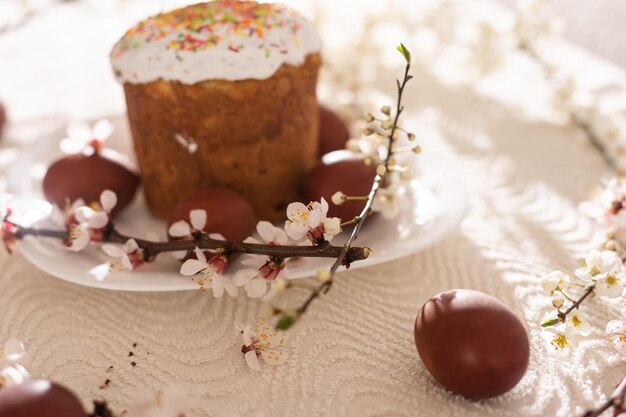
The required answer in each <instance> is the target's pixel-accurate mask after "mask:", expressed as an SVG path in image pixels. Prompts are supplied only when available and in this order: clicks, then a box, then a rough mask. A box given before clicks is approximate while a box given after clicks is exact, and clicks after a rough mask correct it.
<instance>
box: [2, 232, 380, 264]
mask: <svg viewBox="0 0 626 417" xmlns="http://www.w3.org/2000/svg"><path fill="white" fill-rule="evenodd" d="M10 223H11V224H12V225H13V226H15V227H16V228H17V231H16V233H15V236H16V238H18V239H22V238H24V237H25V236H38V237H50V238H56V239H61V240H64V241H67V240H68V239H69V233H68V232H67V231H65V230H48V229H39V228H33V227H22V226H20V225H18V224H15V223H12V222H10ZM129 239H134V240H135V241H136V242H137V244H138V245H139V247H140V248H141V249H142V250H143V252H144V258H145V259H147V260H151V259H153V258H154V257H156V256H157V255H159V254H161V253H163V252H176V251H185V250H187V251H189V250H194V249H195V248H199V249H213V250H217V249H221V250H223V251H224V252H225V253H231V254H232V253H247V254H257V255H267V256H279V257H282V258H293V257H303V258H304V257H306V258H336V257H338V256H339V255H340V254H341V253H342V252H343V250H344V249H345V248H344V247H343V246H332V245H330V244H327V245H321V246H295V245H294V246H277V245H264V244H256V243H243V242H228V241H223V240H216V239H211V238H210V237H209V236H207V235H205V234H202V235H201V236H200V237H199V238H198V239H194V240H178V241H171V242H153V241H149V240H144V239H138V238H134V237H131V236H126V235H124V234H122V233H120V232H119V231H117V230H116V229H115V228H114V227H113V225H112V224H109V226H107V228H106V230H105V233H103V238H102V241H101V242H102V243H117V244H124V243H126V241H128V240H129ZM368 255H369V249H368V248H359V247H354V248H351V250H350V251H349V254H348V256H349V259H350V260H352V261H359V260H363V259H365V258H367V257H368Z"/></svg>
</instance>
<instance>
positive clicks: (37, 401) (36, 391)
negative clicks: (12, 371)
mask: <svg viewBox="0 0 626 417" xmlns="http://www.w3.org/2000/svg"><path fill="white" fill-rule="evenodd" d="M35 416H37V417H85V416H86V413H85V410H84V409H83V406H82V405H81V403H80V401H79V400H78V398H76V396H75V395H74V394H72V393H71V392H70V391H69V390H68V389H67V388H64V387H62V386H61V385H58V384H55V383H54V382H50V381H47V380H45V379H31V380H28V381H26V382H25V383H23V384H21V385H15V386H12V387H8V388H4V389H1V390H0V417H35Z"/></svg>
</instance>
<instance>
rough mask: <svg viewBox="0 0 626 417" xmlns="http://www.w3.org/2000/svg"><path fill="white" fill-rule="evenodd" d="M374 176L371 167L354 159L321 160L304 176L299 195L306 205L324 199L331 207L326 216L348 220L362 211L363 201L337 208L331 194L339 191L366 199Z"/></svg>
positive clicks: (352, 202)
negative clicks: (300, 194) (301, 195)
mask: <svg viewBox="0 0 626 417" xmlns="http://www.w3.org/2000/svg"><path fill="white" fill-rule="evenodd" d="M346 152H347V151H346ZM375 176H376V168H375V167H374V166H367V165H365V164H364V163H363V160H362V159H358V158H355V157H348V158H343V159H342V160H340V161H338V162H333V163H325V162H323V161H320V162H319V163H318V164H317V165H316V166H315V167H314V168H313V170H312V171H311V172H310V173H309V175H308V176H307V179H306V181H305V183H304V186H303V188H302V194H303V197H304V200H305V201H307V202H308V201H319V200H320V198H321V197H324V198H325V199H326V201H328V205H329V206H330V209H329V210H328V213H329V216H332V217H339V218H341V219H342V220H343V221H348V220H351V219H353V218H354V217H355V216H356V215H358V214H359V213H360V212H361V210H363V207H364V206H365V201H346V202H345V203H344V204H342V205H340V206H337V205H335V204H333V203H332V201H331V198H332V196H333V194H335V192H337V191H341V192H343V193H344V194H346V195H349V196H366V195H367V194H369V192H370V189H371V188H372V181H373V180H374V177H375Z"/></svg>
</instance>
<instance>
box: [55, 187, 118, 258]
mask: <svg viewBox="0 0 626 417" xmlns="http://www.w3.org/2000/svg"><path fill="white" fill-rule="evenodd" d="M116 204H117V196H116V195H115V193H114V192H113V191H111V190H104V191H103V192H102V193H101V194H100V202H99V204H98V205H96V207H94V208H92V207H88V206H82V207H78V208H76V209H75V212H74V216H73V217H71V218H69V219H68V221H70V223H69V224H68V226H67V227H68V229H69V249H70V250H72V251H75V252H79V251H81V250H83V249H84V248H85V247H86V246H87V245H88V244H89V242H90V241H100V240H102V231H103V229H104V227H105V226H106V225H107V224H108V223H109V221H110V219H111V211H112V210H113V208H114V207H115V205H116Z"/></svg>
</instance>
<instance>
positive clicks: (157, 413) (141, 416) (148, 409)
mask: <svg viewBox="0 0 626 417" xmlns="http://www.w3.org/2000/svg"><path fill="white" fill-rule="evenodd" d="M193 405H194V401H193V400H192V398H191V397H190V396H189V393H188V392H187V390H186V389H184V388H183V387H182V386H178V385H173V386H170V387H168V388H166V389H165V390H163V391H157V392H156V393H153V392H142V393H139V394H138V395H137V396H136V397H135V399H134V401H133V404H132V405H131V407H130V415H131V416H132V417H183V416H185V415H186V413H187V412H188V411H189V409H190V408H191V407H192V406H193Z"/></svg>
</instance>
